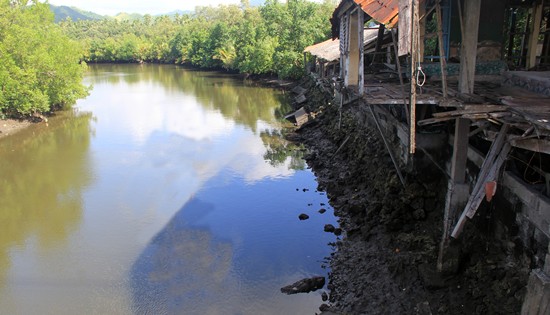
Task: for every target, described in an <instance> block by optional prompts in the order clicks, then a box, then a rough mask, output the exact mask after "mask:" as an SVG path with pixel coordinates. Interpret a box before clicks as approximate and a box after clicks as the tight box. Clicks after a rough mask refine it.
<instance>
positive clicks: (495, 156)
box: [451, 124, 510, 238]
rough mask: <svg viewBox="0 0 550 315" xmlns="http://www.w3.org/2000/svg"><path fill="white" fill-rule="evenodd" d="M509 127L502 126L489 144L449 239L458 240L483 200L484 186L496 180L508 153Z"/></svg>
mask: <svg viewBox="0 0 550 315" xmlns="http://www.w3.org/2000/svg"><path fill="white" fill-rule="evenodd" d="M508 129H509V126H508V125H507V124H505V125H502V127H501V128H500V132H499V134H498V137H497V138H496V139H495V141H493V143H492V144H491V148H490V149H489V152H488V153H487V156H486V157H485V160H484V161H483V164H482V165H481V169H480V171H479V174H478V176H477V181H476V184H475V186H474V189H473V190H472V194H471V195H470V199H469V200H468V203H467V204H466V207H465V208H464V211H463V212H462V215H461V216H460V218H459V219H458V222H457V224H456V226H455V228H454V230H453V232H452V233H451V237H453V238H458V236H460V234H461V233H462V229H463V228H464V225H465V224H466V220H467V218H472V217H473V215H474V214H475V212H476V211H477V208H478V207H479V205H480V204H481V201H482V200H483V193H484V185H485V183H487V182H488V181H493V180H495V178H496V175H497V172H498V170H499V169H500V167H501V166H502V164H503V163H504V161H505V160H506V158H507V157H508V153H509V152H510V143H508V142H506V138H507V133H508Z"/></svg>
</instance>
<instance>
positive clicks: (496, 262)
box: [287, 81, 531, 314]
mask: <svg viewBox="0 0 550 315" xmlns="http://www.w3.org/2000/svg"><path fill="white" fill-rule="evenodd" d="M301 86H302V87H304V88H306V89H307V90H308V91H307V92H306V95H305V96H306V98H307V100H308V101H307V102H305V103H302V104H300V105H299V106H298V107H300V106H304V107H305V109H306V111H307V112H308V113H310V114H313V115H312V116H315V118H314V119H311V118H310V120H309V122H307V123H306V124H304V125H303V126H301V127H300V128H298V129H297V130H296V131H295V132H291V133H289V134H288V135H287V138H289V139H290V140H293V141H297V142H301V143H303V144H304V145H305V148H306V150H307V153H306V160H307V162H308V165H309V166H310V167H311V168H312V169H313V171H314V172H315V174H316V175H317V177H318V182H319V190H324V191H326V192H327V194H328V196H329V198H330V202H331V204H332V206H333V207H334V209H335V214H336V215H337V216H338V217H339V223H340V227H341V228H342V229H343V231H344V234H343V236H342V237H341V239H340V240H339V241H338V242H337V244H336V250H335V252H334V253H333V254H332V255H331V257H330V267H331V273H330V276H329V281H328V285H327V288H328V289H329V290H330V296H329V301H328V302H327V304H326V305H323V306H322V307H321V309H322V310H323V311H325V313H326V314H329V313H336V314H518V313H519V312H520V310H521V305H522V302H523V298H524V295H525V290H526V289H525V285H526V283H527V280H528V273H529V270H530V269H529V265H530V263H531V262H530V259H529V255H528V253H524V252H522V251H521V250H519V249H518V248H517V247H516V244H515V243H514V242H512V241H510V240H507V239H498V240H497V239H494V238H493V237H491V235H492V233H491V231H487V230H486V229H485V227H484V225H483V220H478V222H477V224H471V225H470V226H469V227H468V228H467V229H466V230H465V233H464V235H463V237H462V238H461V240H460V242H461V246H459V248H460V253H457V257H459V259H457V260H456V261H455V262H451V263H454V265H455V269H454V271H453V272H451V273H446V274H440V273H437V272H436V267H435V266H436V261H437V254H438V248H439V242H440V240H441V235H442V231H441V229H442V221H443V218H442V214H443V208H444V199H445V190H446V179H445V177H444V176H443V174H442V172H441V171H439V170H437V169H435V168H434V167H430V166H429V165H424V164H422V166H418V167H416V169H414V170H410V171H408V172H404V177H405V180H406V185H405V187H403V185H402V184H401V182H400V180H399V177H398V176H397V173H396V171H395V169H394V167H393V164H392V162H391V159H390V157H389V155H388V153H387V151H386V149H385V148H384V144H383V142H382V141H381V139H379V134H378V133H377V131H375V130H374V129H372V128H374V127H373V126H371V124H370V123H369V122H368V120H367V117H368V116H367V115H369V112H368V107H366V106H364V104H362V103H361V101H358V102H355V103H353V104H350V105H345V106H344V107H343V108H342V110H341V113H340V111H339V106H335V105H334V104H331V103H334V101H333V97H332V96H331V95H330V94H328V93H326V91H323V90H322V89H321V88H319V86H318V85H316V84H315V83H314V82H313V81H304V82H301ZM419 164H421V163H419ZM481 215H482V216H483V215H488V214H486V213H482V214H481Z"/></svg>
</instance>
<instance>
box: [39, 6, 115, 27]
mask: <svg viewBox="0 0 550 315" xmlns="http://www.w3.org/2000/svg"><path fill="white" fill-rule="evenodd" d="M50 10H52V12H53V14H54V16H55V22H56V23H58V22H61V21H63V20H65V19H67V18H71V20H73V21H77V20H101V19H104V18H105V17H104V16H102V15H99V14H96V13H93V12H89V11H84V10H80V9H78V8H75V7H67V6H64V5H62V6H55V5H52V4H50Z"/></svg>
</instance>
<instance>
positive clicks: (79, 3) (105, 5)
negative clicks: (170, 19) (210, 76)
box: [49, 0, 252, 15]
mask: <svg viewBox="0 0 550 315" xmlns="http://www.w3.org/2000/svg"><path fill="white" fill-rule="evenodd" d="M251 2H252V1H251ZM49 3H50V4H53V5H57V6H60V5H65V6H69V7H77V8H79V9H82V10H85V11H91V12H94V13H97V14H101V15H116V14H118V13H120V12H126V13H140V14H152V15H155V14H163V13H169V12H172V11H176V10H182V11H187V10H194V9H195V7H197V6H218V5H220V4H239V3H240V0H191V1H189V0H185V1H182V0H155V1H152V0H49Z"/></svg>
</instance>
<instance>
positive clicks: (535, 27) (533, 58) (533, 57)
mask: <svg viewBox="0 0 550 315" xmlns="http://www.w3.org/2000/svg"><path fill="white" fill-rule="evenodd" d="M543 10H544V8H543V6H542V2H541V1H540V0H539V1H537V2H536V4H535V5H534V7H533V20H532V21H531V33H530V34H529V44H528V45H527V69H530V68H533V67H535V66H536V65H537V46H538V44H539V34H540V24H541V22H542V11H543Z"/></svg>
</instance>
